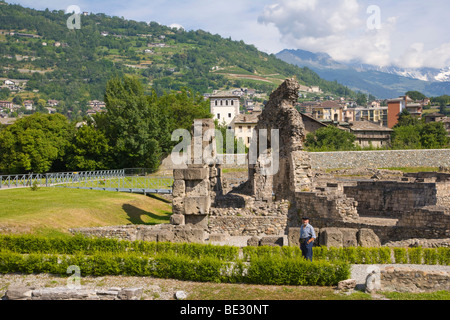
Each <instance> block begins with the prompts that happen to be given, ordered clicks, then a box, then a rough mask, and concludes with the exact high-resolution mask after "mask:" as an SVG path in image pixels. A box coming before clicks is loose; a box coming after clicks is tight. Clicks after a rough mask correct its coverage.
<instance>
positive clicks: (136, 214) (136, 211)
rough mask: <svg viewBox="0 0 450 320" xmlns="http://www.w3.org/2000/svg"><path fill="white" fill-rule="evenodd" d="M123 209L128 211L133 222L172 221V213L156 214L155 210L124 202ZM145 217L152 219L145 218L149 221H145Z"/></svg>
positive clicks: (156, 222)
mask: <svg viewBox="0 0 450 320" xmlns="http://www.w3.org/2000/svg"><path fill="white" fill-rule="evenodd" d="M122 209H123V210H124V211H125V212H126V214H127V215H128V220H129V221H130V222H131V223H132V224H143V225H155V224H161V223H168V222H169V221H170V214H163V215H161V214H155V213H153V212H149V211H145V210H142V209H140V208H138V207H135V206H133V205H131V204H124V205H123V206H122ZM144 217H149V218H150V219H145V220H147V222H145V221H144V219H143V218H144ZM148 220H150V221H148Z"/></svg>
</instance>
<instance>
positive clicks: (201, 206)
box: [184, 196, 211, 215]
mask: <svg viewBox="0 0 450 320" xmlns="http://www.w3.org/2000/svg"><path fill="white" fill-rule="evenodd" d="M210 208H211V198H210V197H209V196H203V197H186V198H185V199H184V214H186V215H191V214H194V215H195V214H201V215H204V214H208V213H209V209H210Z"/></svg>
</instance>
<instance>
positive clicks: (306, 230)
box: [300, 223, 316, 239]
mask: <svg viewBox="0 0 450 320" xmlns="http://www.w3.org/2000/svg"><path fill="white" fill-rule="evenodd" d="M305 238H314V239H315V238H316V233H315V232H314V228H313V227H312V225H310V224H309V223H308V224H307V225H306V227H305V226H303V225H302V226H301V228H300V239H305Z"/></svg>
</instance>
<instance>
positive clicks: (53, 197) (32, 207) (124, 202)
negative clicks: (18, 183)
mask: <svg viewBox="0 0 450 320" xmlns="http://www.w3.org/2000/svg"><path fill="white" fill-rule="evenodd" d="M0 208H1V210H0V232H3V233H5V232H6V233H11V232H12V233H34V234H39V235H44V236H57V235H67V234H69V232H68V229H69V228H78V227H99V226H111V225H126V224H149V225H151V224H160V223H168V222H169V220H170V214H171V212H172V209H171V206H170V203H168V202H167V201H165V200H163V199H160V198H158V197H156V196H153V197H148V196H144V195H139V194H131V193H130V194H128V193H119V192H107V191H95V190H78V189H66V188H39V189H38V190H37V191H32V190H31V189H30V188H20V189H9V190H1V191H0Z"/></svg>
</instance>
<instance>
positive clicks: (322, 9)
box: [258, 0, 395, 65]
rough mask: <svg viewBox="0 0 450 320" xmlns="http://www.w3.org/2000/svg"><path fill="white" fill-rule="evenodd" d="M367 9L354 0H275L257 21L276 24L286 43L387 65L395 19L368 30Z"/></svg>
mask: <svg viewBox="0 0 450 320" xmlns="http://www.w3.org/2000/svg"><path fill="white" fill-rule="evenodd" d="M366 10H367V8H366V7H363V6H361V5H360V4H359V3H358V1H357V0H313V1H310V0H295V1H294V0H278V1H277V4H274V5H271V6H266V7H265V9H264V11H263V12H262V14H261V15H260V16H259V19H258V21H259V22H260V23H261V24H266V25H274V26H275V27H276V28H278V30H279V31H280V33H281V35H282V41H283V42H284V43H285V44H286V45H287V46H289V47H297V48H301V49H304V50H310V51H314V52H319V51H320V52H327V53H328V54H330V55H331V56H332V57H333V58H334V59H336V60H340V61H343V60H345V61H349V60H354V59H360V60H362V62H364V63H370V64H378V65H386V64H388V63H389V52H390V48H391V38H390V36H391V33H392V31H393V29H394V28H395V19H393V18H391V19H387V20H386V21H385V22H384V24H383V25H382V28H381V29H380V30H376V29H375V30H370V29H368V27H367V19H369V17H370V16H369V15H368V14H367V12H366Z"/></svg>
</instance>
